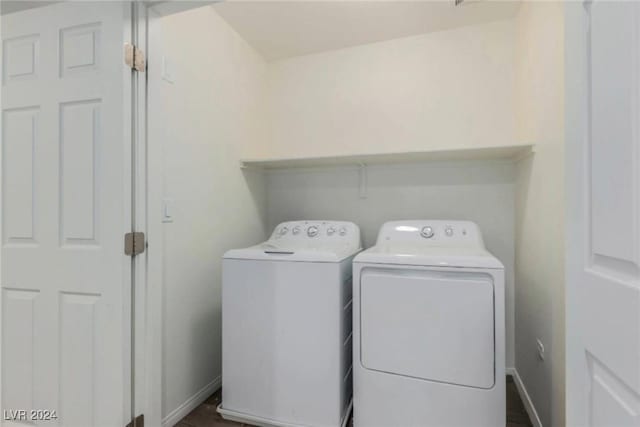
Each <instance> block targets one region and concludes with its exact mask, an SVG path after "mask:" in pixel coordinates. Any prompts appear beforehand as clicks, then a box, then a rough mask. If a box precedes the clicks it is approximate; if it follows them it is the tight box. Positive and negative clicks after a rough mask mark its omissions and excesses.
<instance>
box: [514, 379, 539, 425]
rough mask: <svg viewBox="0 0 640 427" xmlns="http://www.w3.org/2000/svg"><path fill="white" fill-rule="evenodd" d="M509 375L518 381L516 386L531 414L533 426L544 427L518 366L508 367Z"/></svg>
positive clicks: (528, 412)
mask: <svg viewBox="0 0 640 427" xmlns="http://www.w3.org/2000/svg"><path fill="white" fill-rule="evenodd" d="M505 372H506V373H507V375H511V376H513V381H514V382H515V383H516V388H517V389H518V393H520V397H521V398H522V403H524V408H525V409H526V410H527V414H529V418H530V419H531V422H532V423H533V427H542V423H541V422H540V417H539V416H538V412H537V411H536V407H535V406H533V402H532V401H531V397H530V396H529V393H527V389H526V388H525V386H524V383H523V382H522V378H520V375H519V374H518V371H517V370H516V368H507V369H505Z"/></svg>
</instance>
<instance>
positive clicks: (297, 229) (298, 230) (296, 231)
mask: <svg viewBox="0 0 640 427" xmlns="http://www.w3.org/2000/svg"><path fill="white" fill-rule="evenodd" d="M291 232H292V233H293V234H294V235H298V234H300V227H298V226H297V225H296V226H295V227H293V230H291Z"/></svg>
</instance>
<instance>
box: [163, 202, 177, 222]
mask: <svg viewBox="0 0 640 427" xmlns="http://www.w3.org/2000/svg"><path fill="white" fill-rule="evenodd" d="M173 211H174V203H173V200H172V199H162V222H173Z"/></svg>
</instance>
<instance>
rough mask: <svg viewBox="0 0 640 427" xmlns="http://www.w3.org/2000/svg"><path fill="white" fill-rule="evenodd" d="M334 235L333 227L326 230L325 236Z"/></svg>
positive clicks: (334, 229)
mask: <svg viewBox="0 0 640 427" xmlns="http://www.w3.org/2000/svg"><path fill="white" fill-rule="evenodd" d="M334 234H336V228H335V227H329V228H327V236H333V235H334Z"/></svg>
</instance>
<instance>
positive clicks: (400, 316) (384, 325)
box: [360, 268, 495, 389]
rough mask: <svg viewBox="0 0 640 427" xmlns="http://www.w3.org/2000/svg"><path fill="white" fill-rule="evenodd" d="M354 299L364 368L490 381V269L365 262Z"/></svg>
mask: <svg viewBox="0 0 640 427" xmlns="http://www.w3.org/2000/svg"><path fill="white" fill-rule="evenodd" d="M360 307H361V315H360V331H361V334H360V335H361V337H360V355H361V362H362V365H363V366H364V367H365V368H367V369H372V370H376V371H382V372H386V373H390V374H397V375H403V376H408V377H413V378H419V379H425V380H431V381H439V382H444V383H450V384H455V385H463V386H468V387H477V388H484V389H487V388H492V387H493V385H494V383H495V343H494V289H493V280H492V277H491V276H490V275H488V274H482V273H464V272H460V273H458V272H437V271H428V270H408V269H379V268H367V269H364V270H363V271H362V274H361V276H360Z"/></svg>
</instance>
